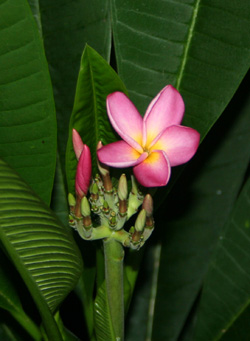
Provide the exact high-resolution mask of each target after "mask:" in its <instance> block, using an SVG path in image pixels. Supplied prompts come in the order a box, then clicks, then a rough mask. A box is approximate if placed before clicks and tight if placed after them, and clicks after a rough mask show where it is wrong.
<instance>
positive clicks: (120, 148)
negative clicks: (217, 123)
mask: <svg viewBox="0 0 250 341" xmlns="http://www.w3.org/2000/svg"><path fill="white" fill-rule="evenodd" d="M107 111H108V116H109V119H110V122H111V124H112V126H113V128H114V129H115V130H116V131H117V133H118V134H119V135H120V136H121V137H122V139H123V140H122V141H118V142H114V143H111V144H108V145H106V146H103V145H102V143H101V142H99V143H98V145H97V155H98V159H99V161H98V168H99V172H100V175H97V176H96V177H95V178H94V179H93V180H92V183H91V185H90V180H91V154H90V150H89V147H88V146H87V145H86V144H84V143H83V142H82V139H81V137H80V135H79V134H78V132H77V131H76V130H75V129H73V135H72V136H73V146H74V151H75V155H76V158H77V160H78V165H77V170H76V178H75V191H76V199H75V198H74V197H73V195H71V194H70V195H69V205H70V212H71V216H70V222H71V225H72V226H73V227H75V228H76V229H77V230H78V232H79V234H80V235H81V237H82V238H84V239H88V240H94V239H103V238H108V237H111V236H112V238H113V239H115V240H117V241H119V242H120V243H122V244H123V245H124V246H127V247H131V248H134V249H138V248H140V247H141V246H142V245H143V244H144V243H145V241H146V240H147V239H148V238H149V236H150V235H151V233H152V231H153V228H154V220H153V200H152V197H151V196H150V195H149V194H147V195H146V196H145V197H144V195H142V193H141V192H140V191H139V190H138V188H137V185H136V181H135V179H134V177H132V189H131V191H130V193H128V185H127V179H126V176H125V175H124V174H123V175H122V176H121V177H120V180H119V184H118V187H117V188H113V186H112V182H111V179H110V174H109V167H108V166H113V167H119V168H123V167H131V166H132V167H133V172H134V175H135V177H136V179H137V181H138V182H139V183H140V184H141V185H143V186H144V187H158V186H164V185H166V184H167V183H168V181H169V178H170V174H171V167H173V166H177V165H180V164H183V163H186V162H187V161H189V160H190V159H191V158H192V157H193V155H194V154H195V152H196V150H197V148H198V145H199V140H200V135H199V133H198V132H197V131H196V130H194V129H192V128H188V127H184V126H181V125H180V123H181V121H182V119H183V115H184V103H183V100H182V97H181V95H180V94H179V92H178V91H177V90H176V89H174V88H173V87H172V86H171V85H168V86H166V87H165V88H164V89H163V90H162V91H161V92H160V93H159V94H158V95H157V96H156V97H155V98H154V99H153V100H152V102H151V103H150V105H149V107H148V109H147V111H146V114H145V116H144V118H143V119H142V117H141V116H140V114H139V112H138V111H137V109H136V108H135V106H134V105H133V103H132V102H131V101H130V100H129V99H128V98H127V97H126V95H125V94H123V93H121V92H114V93H112V94H110V95H109V96H108V97H107ZM88 190H89V191H90V197H89V199H87V192H88ZM140 205H142V209H141V211H140V212H139V214H138V216H137V219H136V221H135V225H134V226H132V227H131V228H130V229H129V231H128V232H127V231H126V230H124V224H125V223H126V221H127V220H128V219H129V218H130V217H131V216H132V215H133V214H135V213H137V211H138V208H139V206H140ZM91 211H92V212H93V213H95V214H96V215H97V216H98V217H99V225H98V226H97V227H93V223H92V218H91Z"/></svg>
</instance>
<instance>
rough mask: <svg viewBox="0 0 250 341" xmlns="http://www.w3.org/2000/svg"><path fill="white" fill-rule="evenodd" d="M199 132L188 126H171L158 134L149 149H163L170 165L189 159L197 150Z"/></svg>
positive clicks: (179, 163)
mask: <svg viewBox="0 0 250 341" xmlns="http://www.w3.org/2000/svg"><path fill="white" fill-rule="evenodd" d="M199 142H200V134H199V133H198V132H197V131H196V130H194V129H192V128H188V127H184V126H172V127H169V128H167V129H165V131H164V132H163V133H162V134H161V135H160V136H159V138H158V139H157V142H156V143H152V147H151V150H154V149H157V150H159V149H160V150H164V152H165V153H166V154H167V156H168V158H169V161H170V164H171V167H173V166H178V165H181V164H183V163H186V162H187V161H189V160H190V159H191V158H192V157H193V156H194V154H195V153H196V151H197V148H198V146H199Z"/></svg>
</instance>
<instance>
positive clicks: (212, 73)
mask: <svg viewBox="0 0 250 341" xmlns="http://www.w3.org/2000/svg"><path fill="white" fill-rule="evenodd" d="M249 16H250V3H249V1H248V0H241V1H240V5H239V2H234V1H230V2H229V1H227V0H221V1H220V2H218V1H217V0H186V1H171V0H167V1H166V0H156V1H150V0H146V1H133V0H126V1H124V0H112V19H113V30H114V43H115V51H116V56H117V65H118V71H119V72H118V73H119V75H120V77H121V78H122V80H123V81H124V83H125V85H126V87H127V89H128V91H129V94H130V95H131V99H132V100H133V101H134V103H135V104H136V106H137V107H138V108H139V110H140V111H141V113H142V114H143V112H144V111H145V109H146V107H147V105H148V104H149V102H150V100H151V99H152V98H153V97H154V96H156V94H157V93H158V92H159V91H160V90H161V89H162V88H163V87H164V86H165V85H166V84H172V85H173V86H175V87H176V88H177V89H178V90H179V91H180V92H181V94H182V95H183V97H184V101H185V105H186V114H185V118H184V121H183V123H184V125H188V126H191V127H193V128H195V129H197V130H198V131H199V132H200V133H201V136H202V138H203V137H204V136H205V135H206V134H207V132H208V131H209V129H210V128H211V127H212V125H213V124H214V123H215V122H216V120H217V119H218V117H219V116H220V114H221V113H222V112H223V110H224V109H225V107H226V105H227V104H228V102H229V101H230V99H231V98H232V96H233V94H234V92H235V91H236V89H237V88H238V86H239V84H240V82H241V80H242V79H243V77H244V75H245V74H246V72H247V70H248V68H249V60H250V49H249V47H250V34H249V20H248V19H249Z"/></svg>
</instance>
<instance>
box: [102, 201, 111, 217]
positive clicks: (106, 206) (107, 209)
mask: <svg viewBox="0 0 250 341" xmlns="http://www.w3.org/2000/svg"><path fill="white" fill-rule="evenodd" d="M109 210H110V208H109V204H108V203H107V201H106V200H104V203H103V206H102V211H103V212H104V213H105V214H108V213H109Z"/></svg>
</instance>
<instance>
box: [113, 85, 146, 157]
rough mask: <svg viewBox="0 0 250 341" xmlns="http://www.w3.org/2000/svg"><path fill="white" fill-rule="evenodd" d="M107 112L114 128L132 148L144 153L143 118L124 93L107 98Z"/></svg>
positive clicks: (117, 93) (116, 93) (115, 93)
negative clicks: (142, 145)
mask: <svg viewBox="0 0 250 341" xmlns="http://www.w3.org/2000/svg"><path fill="white" fill-rule="evenodd" d="M107 111H108V116H109V119H110V122H111V124H112V126H113V128H114V129H115V130H116V131H117V133H118V134H119V135H120V136H121V138H122V139H123V140H124V141H126V142H127V143H128V144H129V145H130V146H131V147H133V148H134V149H136V150H137V151H138V152H140V153H142V152H143V149H142V147H141V144H142V117H141V115H140V114H139V112H138V110H137V109H136V107H135V106H134V104H133V103H132V102H131V101H130V99H128V97H127V96H126V95H125V94H124V93H122V92H118V91H117V92H114V93H112V94H110V95H108V97H107Z"/></svg>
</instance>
